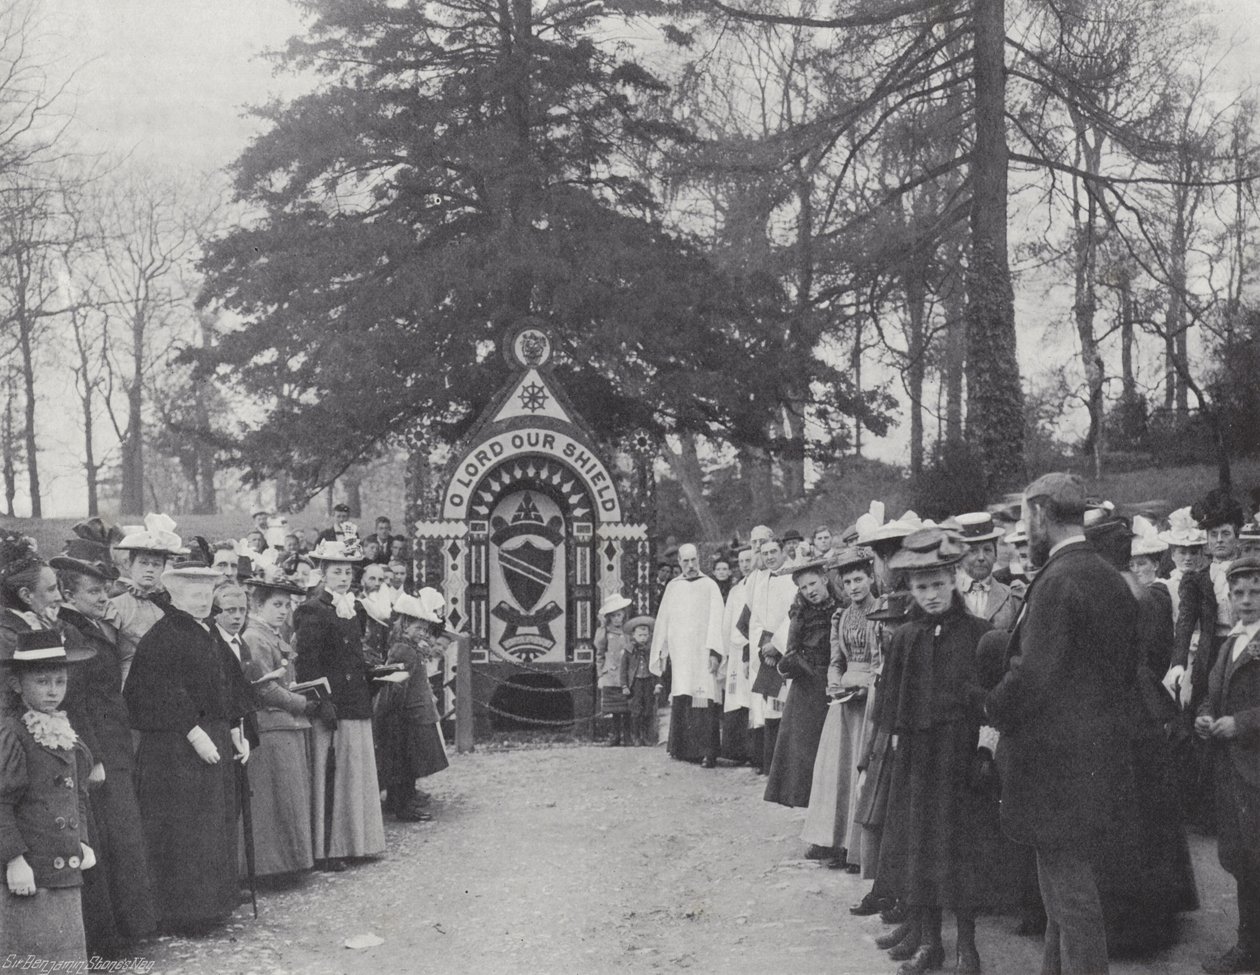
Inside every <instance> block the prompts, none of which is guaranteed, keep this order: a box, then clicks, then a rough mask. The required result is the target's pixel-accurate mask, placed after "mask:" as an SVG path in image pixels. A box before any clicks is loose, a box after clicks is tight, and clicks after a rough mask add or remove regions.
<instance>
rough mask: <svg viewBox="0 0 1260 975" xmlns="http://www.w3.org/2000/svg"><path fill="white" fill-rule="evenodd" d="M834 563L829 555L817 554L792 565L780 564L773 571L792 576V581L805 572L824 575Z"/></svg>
mask: <svg viewBox="0 0 1260 975" xmlns="http://www.w3.org/2000/svg"><path fill="white" fill-rule="evenodd" d="M834 564H835V563H834V562H833V561H832V559H831V557H830V556H818V557H817V558H813V559H809V560H807V561H805V562H797V563H794V564H793V565H785V566H782V567H781V568H780V569H779V570H778V571H777V572H775V575H778V576H788V575H790V576H791V577H792V581H793V582H795V581H796V580H797V578H798V577H800V576H803V575H805V574H806V573H807V572H813V573H816V574H818V575H826V574H827V570H828V569H830V568H831V567H832V566H833V565H834Z"/></svg>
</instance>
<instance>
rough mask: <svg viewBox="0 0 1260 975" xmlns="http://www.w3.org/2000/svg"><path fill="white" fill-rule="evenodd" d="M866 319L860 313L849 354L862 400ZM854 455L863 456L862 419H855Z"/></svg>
mask: <svg viewBox="0 0 1260 975" xmlns="http://www.w3.org/2000/svg"><path fill="white" fill-rule="evenodd" d="M863 322H864V319H863V318H862V315H861V314H860V313H859V314H858V315H857V317H856V319H855V320H854V325H853V349H852V351H851V352H850V353H849V373H850V374H851V375H852V376H853V393H854V396H856V397H857V398H858V399H861V398H862V331H863V329H862V325H863ZM853 453H854V456H857V457H861V456H862V418H861V417H860V416H858V417H854V418H853Z"/></svg>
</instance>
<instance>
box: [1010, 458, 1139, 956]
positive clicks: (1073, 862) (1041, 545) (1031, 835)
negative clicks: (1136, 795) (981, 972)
mask: <svg viewBox="0 0 1260 975" xmlns="http://www.w3.org/2000/svg"><path fill="white" fill-rule="evenodd" d="M1087 507H1088V505H1087V503H1086V500H1085V487H1084V484H1083V483H1082V482H1081V480H1080V478H1078V477H1076V476H1075V475H1072V474H1063V473H1055V474H1046V475H1045V476H1044V477H1041V478H1038V479H1037V480H1036V481H1034V482H1033V483H1032V484H1030V485H1029V486H1028V489H1027V491H1026V492H1025V494H1024V522H1025V524H1026V525H1027V529H1028V542H1029V561H1030V563H1031V564H1032V565H1033V566H1036V567H1038V568H1039V571H1038V573H1037V577H1036V581H1035V582H1034V583H1033V585H1032V586H1031V587H1029V590H1028V596H1027V601H1026V605H1025V608H1024V611H1023V613H1022V614H1021V616H1020V619H1019V621H1018V623H1017V624H1016V626H1015V632H1014V633H1013V634H1012V635H1011V642H1010V648H1009V658H1008V659H1009V664H1008V669H1007V671H1006V673H1005V675H1004V676H1003V677H1002V680H1001V682H1000V683H999V684H998V685H997V687H996V688H994V690H993V691H992V692H991V693H990V694H989V696H988V700H987V703H986V710H987V714H988V717H989V721H990V723H991V724H992V725H993V726H994V727H996V728H997V729H998V730H999V731H1000V732H1001V733H1002V735H1003V747H1002V749H1001V752H1000V755H1001V759H1000V763H1001V773H1002V826H1003V829H1004V830H1005V831H1006V833H1007V835H1008V836H1010V837H1011V839H1013V840H1015V841H1016V842H1018V843H1023V844H1026V845H1029V846H1032V847H1033V848H1034V849H1035V850H1036V854H1037V879H1038V884H1039V886H1040V888H1041V897H1042V901H1043V902H1044V904H1045V908H1046V917H1047V924H1046V942H1045V955H1044V960H1043V965H1042V972H1043V973H1044V975H1099V973H1102V972H1106V971H1107V970H1108V969H1107V937H1106V933H1105V930H1104V927H1103V913H1102V906H1101V903H1100V901H1099V896H1098V883H1097V880H1096V878H1095V876H1094V870H1093V867H1092V866H1091V865H1090V863H1091V855H1092V854H1094V853H1095V852H1096V851H1097V847H1098V845H1099V841H1100V839H1101V837H1102V835H1103V827H1104V825H1105V823H1106V821H1107V818H1108V816H1110V815H1111V814H1112V812H1113V810H1112V807H1111V790H1112V788H1113V785H1114V782H1115V781H1116V777H1117V776H1118V775H1120V774H1123V772H1124V769H1123V767H1122V765H1121V763H1122V762H1123V761H1124V758H1123V755H1124V749H1123V747H1122V744H1123V731H1124V725H1123V720H1124V716H1123V714H1122V713H1121V711H1120V705H1119V703H1118V702H1121V701H1122V700H1124V694H1123V693H1121V691H1122V686H1121V685H1122V676H1121V674H1122V667H1121V663H1120V661H1121V660H1122V659H1123V657H1124V656H1125V654H1126V653H1127V651H1128V649H1129V647H1128V644H1129V642H1130V641H1132V640H1133V639H1134V634H1135V632H1136V629H1137V614H1138V607H1137V601H1136V600H1135V599H1134V597H1133V595H1132V593H1131V592H1130V590H1129V587H1128V584H1127V583H1126V582H1125V581H1124V579H1123V577H1122V576H1121V575H1120V573H1119V572H1117V571H1116V570H1115V569H1114V568H1112V567H1111V566H1110V565H1108V564H1107V563H1106V562H1105V561H1104V560H1103V559H1102V558H1101V557H1100V556H1099V555H1098V554H1097V553H1096V552H1095V551H1094V550H1093V548H1092V547H1091V546H1090V545H1089V543H1088V542H1087V541H1086V540H1085V533H1084V515H1085V510H1086V508H1087Z"/></svg>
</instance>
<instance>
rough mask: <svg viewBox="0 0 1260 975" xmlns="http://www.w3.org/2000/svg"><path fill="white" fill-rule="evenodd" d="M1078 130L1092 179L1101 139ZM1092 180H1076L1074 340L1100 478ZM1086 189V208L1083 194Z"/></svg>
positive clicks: (1079, 125)
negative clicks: (1081, 372)
mask: <svg viewBox="0 0 1260 975" xmlns="http://www.w3.org/2000/svg"><path fill="white" fill-rule="evenodd" d="M1073 122H1074V127H1075V131H1076V160H1077V162H1078V164H1079V165H1081V166H1082V168H1083V169H1084V170H1085V171H1086V172H1087V173H1089V174H1090V177H1092V176H1096V175H1098V173H1099V172H1101V169H1102V136H1101V135H1100V134H1098V133H1097V132H1095V133H1094V134H1093V136H1094V139H1093V142H1091V141H1090V132H1089V130H1088V127H1087V126H1086V125H1085V124H1084V122H1083V121H1082V120H1080V119H1079V118H1076V117H1075V116H1074V118H1073ZM1090 177H1085V178H1084V180H1085V181H1084V184H1083V186H1082V183H1081V181H1080V180H1074V181H1073V187H1072V189H1073V200H1072V221H1073V223H1074V224H1075V228H1074V230H1075V232H1074V234H1073V240H1072V250H1073V262H1072V263H1073V267H1072V271H1073V286H1074V295H1073V301H1072V315H1073V318H1074V319H1075V321H1076V336H1077V338H1078V339H1079V340H1080V343H1081V365H1082V367H1083V369H1084V372H1085V386H1086V390H1087V393H1086V409H1087V412H1088V413H1089V430H1088V432H1087V433H1086V434H1085V449H1086V451H1087V452H1088V453H1089V454H1090V457H1091V459H1092V461H1093V466H1094V477H1095V478H1100V477H1102V468H1103V413H1104V411H1105V403H1104V400H1103V391H1104V389H1105V385H1106V381H1107V371H1106V366H1105V365H1104V364H1103V359H1102V353H1101V352H1100V351H1099V349H1098V340H1097V338H1096V336H1095V334H1094V316H1095V313H1096V312H1097V309H1098V235H1097V226H1098V203H1097V201H1096V199H1095V198H1094V186H1093V185H1092V183H1091V182H1090ZM1082 189H1083V190H1084V194H1085V201H1084V204H1083V205H1082V203H1081V199H1080V193H1081V191H1082Z"/></svg>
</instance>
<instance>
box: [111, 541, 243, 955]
mask: <svg viewBox="0 0 1260 975" xmlns="http://www.w3.org/2000/svg"><path fill="white" fill-rule="evenodd" d="M221 578H222V577H221V575H220V574H219V573H218V572H217V571H216V570H214V569H211V568H209V567H207V566H206V565H204V564H203V563H199V562H198V563H179V562H177V563H175V565H174V566H173V567H171V568H168V569H167V570H166V571H165V572H164V573H163V575H162V582H163V584H164V585H165V586H166V588H167V591H168V592H169V593H170V596H171V608H170V609H168V610H167V612H166V614H165V615H164V616H163V617H162V618H161V619H160V620H158V621H157V622H156V623H154V624H153V626H152V628H150V629H149V631H148V632H147V633H145V635H144V636H143V637H141V639H140V643H139V646H137V648H136V655H135V658H134V659H133V661H132V665H131V672H130V674H129V676H128V678H127V685H126V689H125V691H124V697H125V699H126V701H127V708H128V711H129V712H130V714H131V726H132V727H133V728H135V729H136V730H137V731H139V732H140V744H139V747H138V749H137V751H136V782H137V793H138V795H139V800H140V817H141V820H142V822H143V825H144V838H145V844H146V847H147V849H148V853H149V866H150V869H151V872H152V881H153V894H154V898H155V901H156V904H157V909H158V922H159V924H160V925H161V926H162V927H164V928H166V929H170V930H180V931H187V932H193V933H195V932H199V931H205V930H206V929H208V928H209V927H210V926H212V925H213V924H215V923H217V922H219V921H221V920H223V919H225V918H226V917H228V916H229V915H230V914H231V913H232V911H233V910H235V908H236V895H237V890H238V887H237V871H236V865H237V828H238V827H237V802H236V775H235V771H234V769H233V761H234V760H235V761H247V760H248V758H249V745H248V743H247V742H246V739H245V735H244V731H243V729H242V727H241V724H242V720H243V719H244V717H245V716H246V715H247V714H249V713H250V712H251V711H253V710H254V707H255V702H254V696H253V693H252V690H251V688H250V686H249V684H248V683H247V682H246V680H245V676H244V674H243V673H242V672H241V667H240V664H239V663H238V662H237V660H236V658H235V657H234V656H233V655H232V651H231V650H229V649H228V647H227V644H225V643H224V642H223V641H222V640H221V639H219V638H218V637H217V636H216V635H215V634H214V633H213V632H212V631H211V630H210V629H208V628H207V626H206V624H205V622H204V620H205V619H206V618H208V617H209V615H210V610H211V606H212V603H213V598H214V585H215V583H216V582H217V581H218V580H220V579H221Z"/></svg>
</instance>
